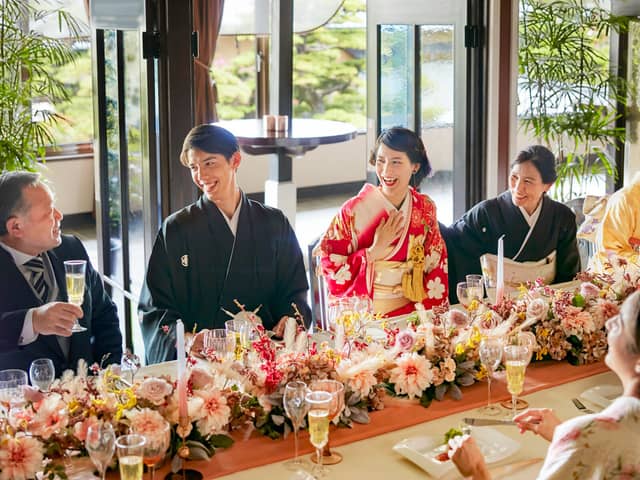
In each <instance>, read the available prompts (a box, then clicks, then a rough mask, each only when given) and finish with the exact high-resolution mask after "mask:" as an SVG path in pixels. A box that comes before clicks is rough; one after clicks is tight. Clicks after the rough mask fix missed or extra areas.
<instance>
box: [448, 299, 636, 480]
mask: <svg viewBox="0 0 640 480" xmlns="http://www.w3.org/2000/svg"><path fill="white" fill-rule="evenodd" d="M606 327H607V330H608V334H607V344H608V346H609V351H608V352H607V355H606V357H605V363H606V364H607V366H608V367H609V368H610V369H611V370H613V372H614V373H615V374H616V375H617V376H618V378H619V379H620V381H621V382H622V389H623V391H622V395H621V396H620V397H618V398H617V399H615V400H614V401H613V402H612V403H611V405H609V406H608V407H607V408H605V409H604V410H603V411H602V412H599V413H595V414H589V415H580V416H578V417H576V418H572V419H570V420H567V421H565V422H562V423H561V422H560V420H559V419H558V417H556V415H555V414H554V413H553V410H551V409H549V408H532V409H529V410H527V411H525V412H523V413H521V414H519V415H516V416H515V417H514V421H515V422H516V424H517V425H518V426H519V427H520V431H521V432H524V431H526V430H529V431H532V432H533V433H535V434H536V435H540V436H541V437H542V438H544V439H545V440H548V441H550V442H551V445H549V449H548V451H547V455H546V457H545V461H544V465H543V466H542V470H541V471H540V473H539V474H538V476H537V478H538V480H556V479H557V480H565V479H574V478H576V479H578V478H579V479H590V480H600V479H602V480H605V479H614V478H615V479H623V478H624V479H626V478H628V479H633V478H638V477H639V476H640V464H639V462H638V459H639V458H640V291H636V292H635V293H633V294H631V295H630V296H629V297H628V298H627V300H625V302H624V303H623V305H622V307H621V309H620V314H618V315H616V316H614V317H612V318H610V319H609V320H608V321H607V323H606ZM454 443H458V445H456V446H455V447H456V448H454V449H453V451H450V452H449V457H450V458H451V459H452V460H453V462H454V464H455V465H456V466H457V467H458V469H459V470H460V472H461V473H462V474H463V475H464V476H465V478H472V479H473V480H487V479H489V478H491V474H490V472H489V470H488V468H487V465H486V463H485V460H484V458H483V456H482V453H481V452H480V450H479V449H478V446H477V444H476V443H475V441H474V440H473V438H472V437H467V438H463V439H460V440H459V441H457V442H454Z"/></svg>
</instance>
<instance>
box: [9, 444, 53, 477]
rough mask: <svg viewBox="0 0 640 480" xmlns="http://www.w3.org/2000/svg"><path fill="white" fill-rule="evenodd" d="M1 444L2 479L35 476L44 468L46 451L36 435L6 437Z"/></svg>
mask: <svg viewBox="0 0 640 480" xmlns="http://www.w3.org/2000/svg"><path fill="white" fill-rule="evenodd" d="M0 445H1V446H0V480H27V479H29V478H35V476H36V472H38V471H39V470H41V469H42V458H43V456H44V451H43V448H42V444H41V443H40V442H39V441H38V440H36V439H35V438H34V437H17V438H11V437H4V438H2V439H0Z"/></svg>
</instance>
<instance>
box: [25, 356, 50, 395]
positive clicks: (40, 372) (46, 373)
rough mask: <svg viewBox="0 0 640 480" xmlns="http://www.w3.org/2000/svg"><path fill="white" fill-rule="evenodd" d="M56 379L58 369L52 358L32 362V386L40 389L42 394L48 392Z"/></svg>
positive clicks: (30, 377)
mask: <svg viewBox="0 0 640 480" xmlns="http://www.w3.org/2000/svg"><path fill="white" fill-rule="evenodd" d="M55 377H56V369H55V367H54V366H53V361H52V360H51V359H50V358H38V359H37V360H34V361H33V362H31V366H30V367H29V379H30V380H31V385H33V386H34V387H38V390H40V391H41V392H48V391H49V387H51V384H52V383H53V379H54V378H55Z"/></svg>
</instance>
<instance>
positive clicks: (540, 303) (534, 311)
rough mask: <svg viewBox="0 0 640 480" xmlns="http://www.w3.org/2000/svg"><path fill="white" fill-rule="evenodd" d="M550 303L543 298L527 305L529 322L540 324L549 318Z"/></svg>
mask: <svg viewBox="0 0 640 480" xmlns="http://www.w3.org/2000/svg"><path fill="white" fill-rule="evenodd" d="M548 312H549V303H548V302H547V301H546V300H545V299H543V298H536V299H534V300H532V301H531V302H529V305H527V320H531V321H535V322H538V321H540V320H544V319H545V318H547V313H548Z"/></svg>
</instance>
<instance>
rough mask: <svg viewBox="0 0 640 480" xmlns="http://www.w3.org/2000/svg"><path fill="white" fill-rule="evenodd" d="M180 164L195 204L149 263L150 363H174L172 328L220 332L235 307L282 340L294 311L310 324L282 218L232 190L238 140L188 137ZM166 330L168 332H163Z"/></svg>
mask: <svg viewBox="0 0 640 480" xmlns="http://www.w3.org/2000/svg"><path fill="white" fill-rule="evenodd" d="M180 160H181V162H182V164H183V165H185V166H186V167H188V168H189V169H190V170H191V177H192V179H193V181H194V183H195V184H196V185H197V187H198V188H199V189H200V190H202V192H203V195H202V196H201V197H200V199H199V200H198V201H197V202H195V203H193V204H191V205H189V206H187V207H185V208H183V209H182V210H180V211H178V212H176V213H174V214H172V215H171V216H169V217H168V218H167V219H166V220H165V221H164V223H163V225H162V228H161V230H160V232H159V233H158V236H157V238H156V242H155V244H154V247H153V251H152V253H151V258H150V259H149V265H148V268H147V275H146V279H145V285H144V286H143V289H142V294H141V298H140V305H139V309H140V310H141V312H142V314H143V318H142V335H143V338H144V343H145V349H146V357H147V362H148V363H157V362H162V361H166V360H172V359H175V357H176V348H175V328H174V326H175V323H176V320H177V319H182V321H183V322H184V325H185V330H186V331H187V332H188V331H192V330H193V329H194V328H195V329H196V330H201V329H205V328H206V329H210V328H224V322H225V321H226V320H229V319H230V317H229V316H228V315H227V313H225V312H224V311H223V309H224V310H227V311H229V312H234V313H235V312H237V311H238V306H237V305H236V303H235V301H237V302H239V303H240V304H242V305H244V306H245V309H246V310H247V311H249V310H255V309H256V308H258V307H260V308H259V310H258V312H257V314H258V316H260V317H261V319H262V323H263V325H264V327H265V328H267V329H273V330H275V331H277V332H281V330H282V327H283V325H284V324H283V322H282V320H283V319H284V318H285V317H287V316H291V315H293V314H294V313H295V312H294V308H293V307H292V303H295V305H296V306H297V309H298V310H299V311H300V312H301V313H302V315H303V316H304V317H305V320H306V321H308V320H309V318H310V309H309V306H308V305H307V301H306V296H307V289H308V283H307V277H306V274H305V270H304V264H303V260H302V252H301V251H300V246H299V245H298V241H297V239H296V236H295V234H294V232H293V229H292V228H291V225H290V224H289V222H288V220H287V219H286V217H285V216H284V214H283V213H282V212H281V211H280V210H277V209H275V208H270V207H267V206H265V205H263V204H261V203H259V202H255V201H253V200H250V199H248V198H247V197H246V196H245V194H244V193H243V192H242V191H241V190H240V189H239V187H238V185H237V183H236V173H237V170H238V166H239V165H240V160H241V157H240V151H239V148H238V143H237V140H236V139H235V137H234V136H233V135H232V134H231V133H230V132H228V131H227V130H225V129H223V128H221V127H218V126H214V125H200V126H197V127H195V128H193V129H192V130H191V131H190V132H189V134H188V135H187V137H186V139H185V141H184V145H183V148H182V153H181V154H180ZM167 327H168V328H167Z"/></svg>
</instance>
